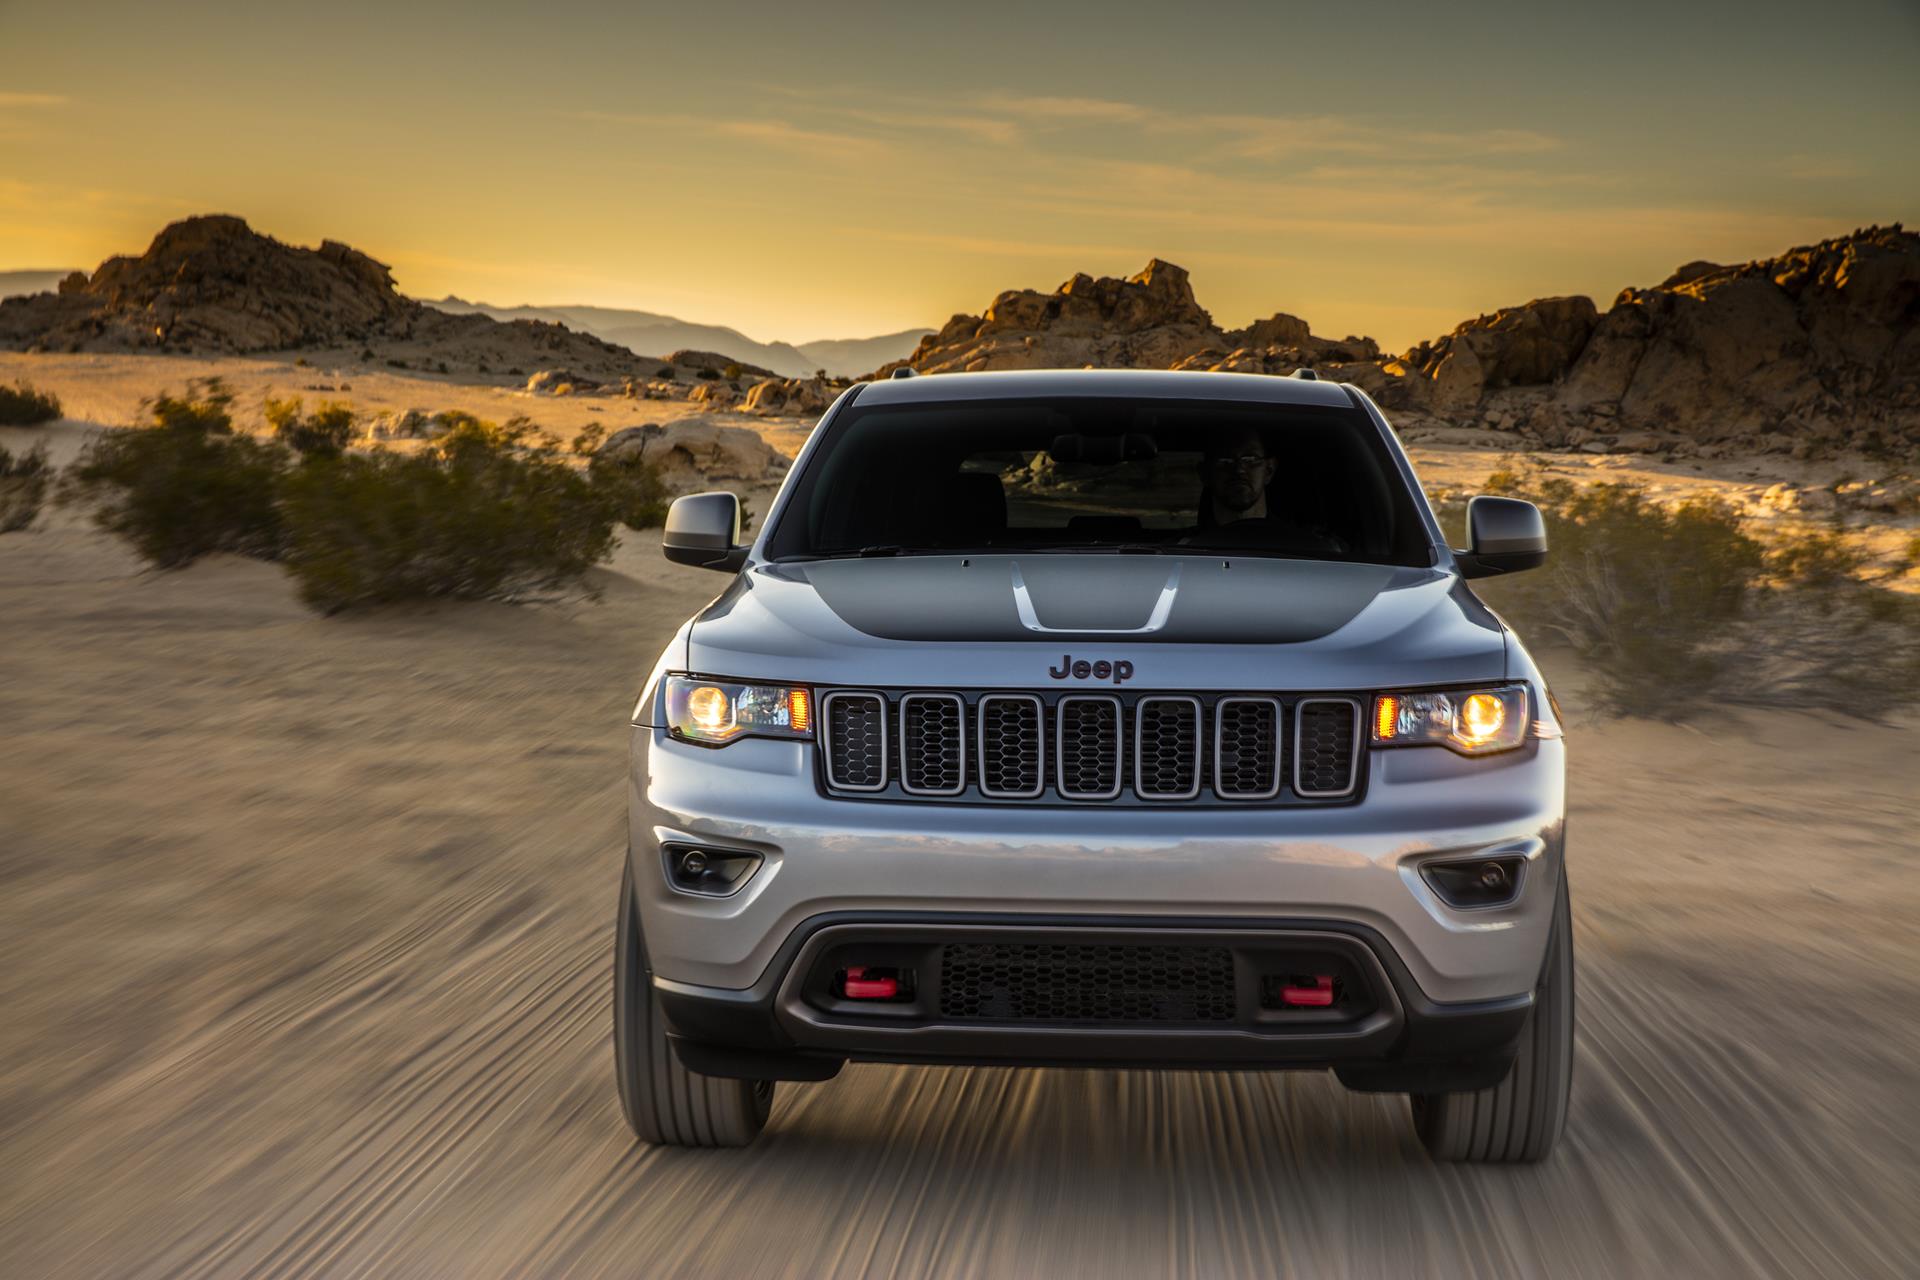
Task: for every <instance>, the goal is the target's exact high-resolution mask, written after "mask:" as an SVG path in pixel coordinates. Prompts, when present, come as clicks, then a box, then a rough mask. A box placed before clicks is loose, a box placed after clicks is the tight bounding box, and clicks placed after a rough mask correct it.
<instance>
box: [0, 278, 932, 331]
mask: <svg viewBox="0 0 1920 1280" xmlns="http://www.w3.org/2000/svg"><path fill="white" fill-rule="evenodd" d="M72 274H73V269H72V268H71V267H69V268H68V269H67V270H65V271H0V298H13V297H18V296H19V295H21V294H25V293H50V292H52V291H53V290H55V289H58V288H59V287H60V282H61V281H62V280H65V279H66V278H67V277H68V276H70V275H72ZM914 341H916V342H918V341H919V339H918V338H916V339H914Z"/></svg>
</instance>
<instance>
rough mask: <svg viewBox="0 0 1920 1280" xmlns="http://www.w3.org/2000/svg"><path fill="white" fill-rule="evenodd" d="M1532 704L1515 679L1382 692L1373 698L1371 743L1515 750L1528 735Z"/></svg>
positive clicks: (1470, 751) (1479, 752)
mask: <svg viewBox="0 0 1920 1280" xmlns="http://www.w3.org/2000/svg"><path fill="white" fill-rule="evenodd" d="M1529 707H1530V703H1529V702H1528V699H1527V688H1526V686H1525V685H1517V684H1511V685H1502V686H1500V687H1499V688H1494V689H1451V690H1448V691H1446V692H1444V693H1383V694H1381V695H1380V696H1379V697H1377V698H1375V699H1374V702H1373V745H1374V746H1376V747H1413V746H1420V745H1423V744H1428V743H1431V744H1435V745H1438V746H1443V747H1451V748H1453V749H1454V750H1455V751H1458V752H1459V753H1460V754H1462V755H1468V756H1484V755H1491V754H1493V753H1494V752H1496V751H1511V750H1512V749H1513V748H1515V747H1517V746H1519V745H1520V744H1521V743H1523V742H1525V741H1526V740H1527V731H1528V729H1529V728H1530V727H1531V724H1530V720H1531V717H1530V712H1529Z"/></svg>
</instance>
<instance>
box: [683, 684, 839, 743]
mask: <svg viewBox="0 0 1920 1280" xmlns="http://www.w3.org/2000/svg"><path fill="white" fill-rule="evenodd" d="M667 728H668V729H669V730H670V731H671V732H672V733H673V736H674V737H676V738H684V739H686V740H687V741H689V742H699V743H704V744H705V745H707V746H711V747H718V746H724V745H726V744H727V743H729V742H732V741H733V740H734V739H735V738H811V737H812V736H813V691H812V690H810V689H805V688H801V687H798V686H795V685H785V684H740V683H737V682H735V681H730V680H700V679H696V678H695V677H693V676H668V677H667Z"/></svg>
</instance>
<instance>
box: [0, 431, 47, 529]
mask: <svg viewBox="0 0 1920 1280" xmlns="http://www.w3.org/2000/svg"><path fill="white" fill-rule="evenodd" d="M52 481H53V468H51V467H49V466H48V465H47V451H46V450H45V449H39V448H35V449H32V450H29V451H28V452H26V453H24V454H22V455H20V456H19V457H17V458H16V457H14V456H13V454H11V453H9V452H8V451H7V450H5V449H0V533H17V532H19V531H20V530H21V529H24V528H26V527H27V526H28V525H30V524H32V523H33V522H34V519H35V517H37V516H38V515H39V514H40V508H41V506H42V505H43V504H44V503H45V502H46V500H47V488H48V486H49V485H50V484H51V483H52Z"/></svg>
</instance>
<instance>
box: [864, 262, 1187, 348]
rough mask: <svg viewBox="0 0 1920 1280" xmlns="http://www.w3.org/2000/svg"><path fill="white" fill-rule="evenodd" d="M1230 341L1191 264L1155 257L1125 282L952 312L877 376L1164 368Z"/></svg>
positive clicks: (1021, 292)
mask: <svg viewBox="0 0 1920 1280" xmlns="http://www.w3.org/2000/svg"><path fill="white" fill-rule="evenodd" d="M1223 342H1224V335H1222V334H1221V332H1220V330H1219V329H1217V328H1215V327H1214V324H1213V318H1212V317H1211V316H1209V315H1208V314H1207V313H1206V311H1205V310H1204V309H1202V307H1201V306H1200V304H1199V303H1198V302H1196V301H1195V300H1194V296H1193V286H1192V285H1191V284H1189V283H1188V281H1187V273H1186V271H1185V270H1183V269H1182V268H1180V267H1176V266H1174V265H1173V264H1172V263H1170V262H1162V261H1161V260H1160V259H1158V258H1155V259H1154V260H1153V261H1151V262H1149V263H1148V264H1147V265H1146V267H1145V269H1144V270H1142V271H1141V272H1140V273H1139V274H1137V275H1133V276H1129V277H1127V278H1126V279H1125V280H1121V279H1118V278H1115V277H1112V276H1106V277H1102V278H1100V279H1095V278H1094V277H1092V276H1089V275H1084V274H1083V275H1076V276H1074V277H1073V278H1072V279H1071V280H1069V281H1067V282H1066V283H1065V284H1063V285H1061V286H1060V287H1059V288H1058V289H1055V290H1054V291H1053V292H1051V293H1042V292H1040V291H1039V290H1036V289H1009V290H1008V291H1007V292H1005V293H1002V294H1001V295H1000V296H999V297H997V298H995V299H994V300H993V303H992V305H991V306H989V307H988V308H987V310H986V313H985V314H984V315H979V316H969V315H958V316H955V317H953V318H952V319H951V320H949V321H947V323H946V324H945V325H943V326H941V328H940V330H939V331H938V332H937V333H933V334H930V335H928V336H927V337H925V338H922V339H921V340H920V345H919V346H918V347H916V348H914V351H913V354H912V355H910V356H908V357H907V358H906V359H905V360H903V361H895V362H894V363H893V364H890V365H886V366H884V367H883V368H882V369H881V370H880V373H879V375H878V376H885V375H886V374H888V373H890V372H891V371H892V370H893V369H895V368H897V367H898V366H899V365H901V364H911V365H912V366H913V367H914V368H916V369H918V370H920V371H921V372H923V373H953V372H959V371H962V370H968V371H972V370H980V369H1063V368H1078V367H1080V366H1082V365H1089V364H1091V365H1103V366H1121V367H1136V368H1161V369H1164V368H1167V367H1169V366H1171V365H1173V364H1175V363H1177V362H1178V361H1180V360H1182V359H1185V358H1186V357H1187V356H1189V355H1192V354H1193V353H1195V352H1197V351H1201V350H1204V349H1207V348H1208V347H1219V346H1220V345H1221V344H1222V343H1223Z"/></svg>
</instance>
